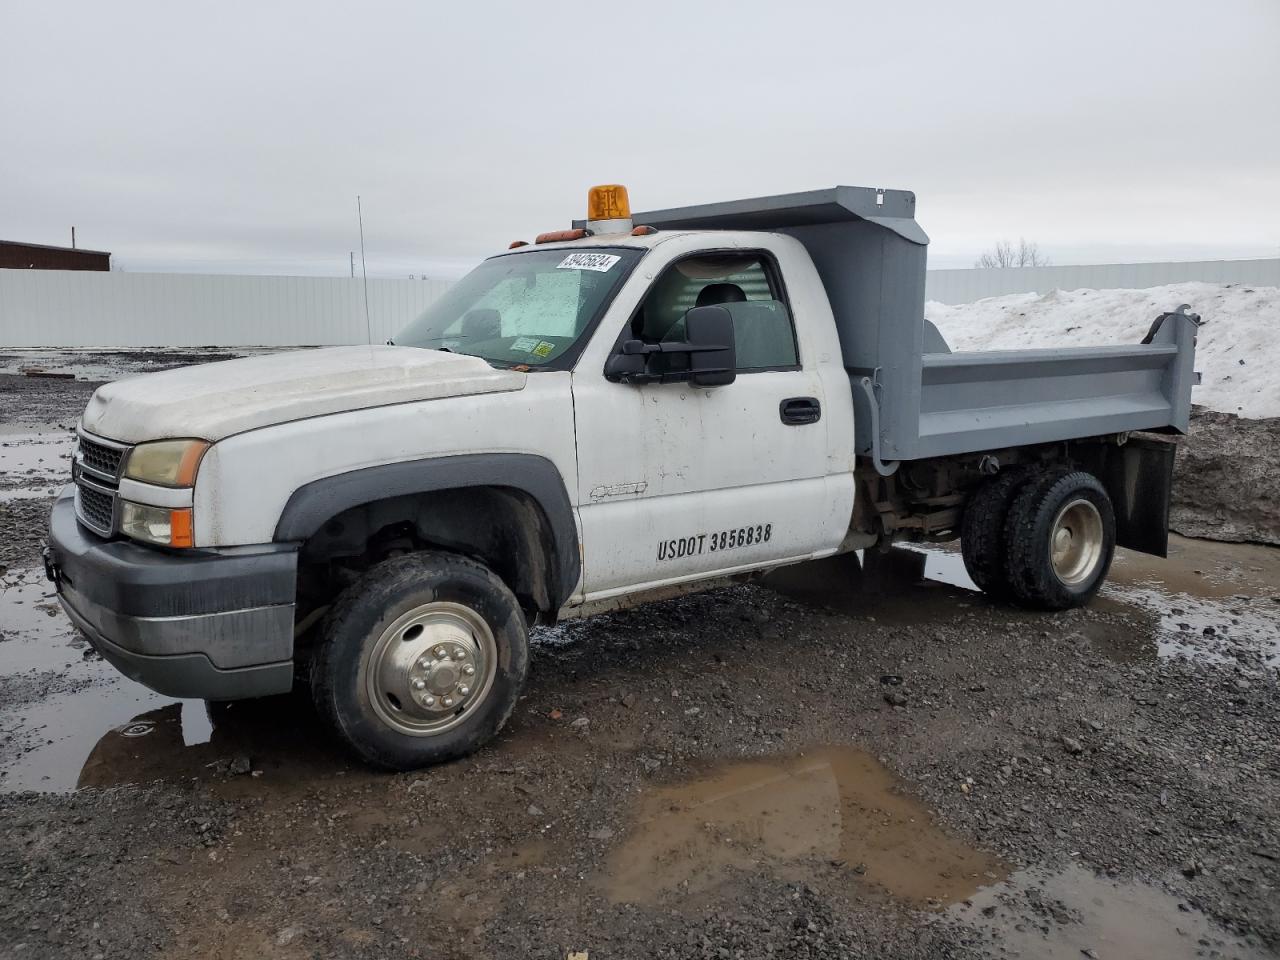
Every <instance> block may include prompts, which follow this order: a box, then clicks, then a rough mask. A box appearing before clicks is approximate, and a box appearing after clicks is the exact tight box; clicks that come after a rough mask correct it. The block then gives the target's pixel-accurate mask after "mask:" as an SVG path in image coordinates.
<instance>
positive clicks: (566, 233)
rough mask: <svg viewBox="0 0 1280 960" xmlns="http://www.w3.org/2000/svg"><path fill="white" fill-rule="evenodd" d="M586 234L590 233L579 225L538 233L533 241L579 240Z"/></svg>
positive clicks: (557, 241)
mask: <svg viewBox="0 0 1280 960" xmlns="http://www.w3.org/2000/svg"><path fill="white" fill-rule="evenodd" d="M587 236H590V234H589V233H588V232H587V231H586V230H583V229H582V228H581V227H579V228H578V229H576V230H551V231H549V232H547V233H540V234H538V235H537V236H536V237H535V238H534V240H533V242H534V243H559V242H560V241H561V240H581V239H582V238H583V237H587Z"/></svg>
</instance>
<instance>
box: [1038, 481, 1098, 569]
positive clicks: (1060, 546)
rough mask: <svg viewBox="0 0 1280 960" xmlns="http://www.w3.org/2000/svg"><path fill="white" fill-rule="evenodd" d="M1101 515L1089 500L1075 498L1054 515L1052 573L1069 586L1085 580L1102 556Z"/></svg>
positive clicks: (1051, 533) (1050, 550) (1050, 540)
mask: <svg viewBox="0 0 1280 960" xmlns="http://www.w3.org/2000/svg"><path fill="white" fill-rule="evenodd" d="M1102 541H1103V535H1102V514H1100V513H1098V508H1097V507H1096V506H1094V505H1093V503H1092V502H1091V501H1089V500H1084V499H1080V500H1072V501H1071V502H1070V503H1068V504H1066V505H1065V506H1064V507H1063V508H1062V509H1061V510H1059V511H1058V515H1057V516H1056V517H1054V518H1053V527H1052V528H1051V529H1050V532H1049V557H1050V561H1051V562H1052V564H1053V572H1054V574H1055V575H1056V576H1057V578H1058V579H1059V580H1061V581H1062V582H1063V583H1065V584H1067V585H1068V586H1076V585H1078V584H1081V583H1084V582H1086V581H1087V580H1088V579H1089V578H1090V577H1092V576H1093V574H1094V571H1096V570H1097V568H1098V563H1099V562H1100V561H1101V559H1102Z"/></svg>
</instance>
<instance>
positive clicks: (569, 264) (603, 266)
mask: <svg viewBox="0 0 1280 960" xmlns="http://www.w3.org/2000/svg"><path fill="white" fill-rule="evenodd" d="M621 259H622V258H621V257H620V256H618V255H617V254H613V253H571V254H569V255H568V256H567V257H565V258H564V259H563V260H561V261H560V262H559V263H558V264H556V269H557V270H594V271H595V272H596V273H608V272H609V271H610V270H612V269H613V265H614V264H615V263H617V262H618V261H619V260H621Z"/></svg>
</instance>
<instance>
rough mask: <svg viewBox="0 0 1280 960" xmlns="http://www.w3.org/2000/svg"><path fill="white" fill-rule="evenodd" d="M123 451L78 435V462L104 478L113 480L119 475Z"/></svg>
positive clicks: (123, 449)
mask: <svg viewBox="0 0 1280 960" xmlns="http://www.w3.org/2000/svg"><path fill="white" fill-rule="evenodd" d="M125 449H126V448H124V447H109V446H107V445H106V444H105V443H98V442H96V441H94V440H90V439H89V438H88V437H86V436H85V435H84V434H83V433H82V434H80V462H81V463H82V464H84V466H86V467H88V468H89V469H91V470H94V471H96V472H97V473H100V474H103V475H104V476H108V477H113V478H114V477H118V476H119V475H120V461H121V460H123V459H124V453H125Z"/></svg>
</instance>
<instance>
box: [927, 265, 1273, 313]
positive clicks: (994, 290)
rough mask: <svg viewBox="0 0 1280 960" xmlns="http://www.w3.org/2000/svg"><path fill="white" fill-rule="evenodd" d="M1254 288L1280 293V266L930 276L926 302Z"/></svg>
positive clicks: (1148, 267)
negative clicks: (1188, 284) (1210, 286)
mask: <svg viewBox="0 0 1280 960" xmlns="http://www.w3.org/2000/svg"><path fill="white" fill-rule="evenodd" d="M1187 280H1203V281H1205V282H1207V283H1252V284H1257V285H1258V286H1264V287H1280V260H1198V261H1193V262H1188V263H1102V264H1090V265H1084V266H1068V267H1007V268H1004V269H995V270H978V269H972V270H930V271H929V275H928V279H927V280H926V281H925V296H926V297H927V298H928V299H930V300H939V301H941V302H942V303H972V302H973V301H974V300H982V299H983V298H985V297H998V296H1001V295H1003V294H1006V293H1048V292H1049V291H1050V290H1080V289H1084V288H1089V289H1093V290H1129V289H1132V290H1141V289H1143V288H1145V287H1160V286H1164V285H1165V284H1166V283H1183V282H1185V281H1187Z"/></svg>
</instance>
